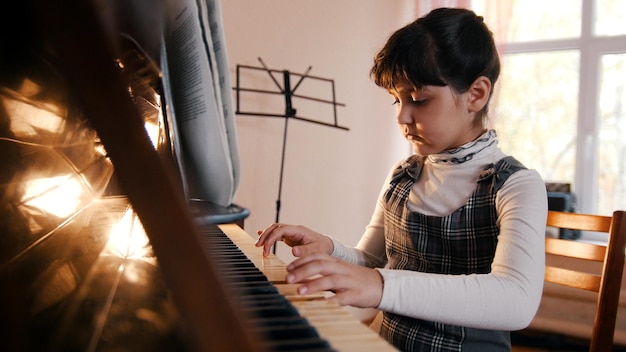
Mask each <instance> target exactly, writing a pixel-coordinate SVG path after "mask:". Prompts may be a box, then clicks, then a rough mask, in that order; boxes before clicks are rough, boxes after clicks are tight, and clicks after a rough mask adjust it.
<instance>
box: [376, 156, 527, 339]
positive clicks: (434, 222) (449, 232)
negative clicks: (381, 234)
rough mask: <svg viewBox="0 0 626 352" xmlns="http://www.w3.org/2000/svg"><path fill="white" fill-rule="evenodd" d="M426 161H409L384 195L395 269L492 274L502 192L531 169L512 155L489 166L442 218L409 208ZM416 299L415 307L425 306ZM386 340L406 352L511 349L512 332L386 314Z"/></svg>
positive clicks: (389, 249)
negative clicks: (498, 200) (465, 197)
mask: <svg viewBox="0 0 626 352" xmlns="http://www.w3.org/2000/svg"><path fill="white" fill-rule="evenodd" d="M423 165H424V157H420V156H417V155H414V156H411V157H409V158H408V159H407V160H406V161H405V162H404V163H402V164H401V165H400V166H399V167H398V168H397V169H396V170H395V171H394V174H393V177H392V180H391V182H390V185H389V189H388V190H387V191H386V193H385V195H384V197H385V198H384V199H385V218H384V219H385V220H384V222H385V247H386V253H387V258H388V260H389V267H390V268H391V269H398V270H414V271H421V272H428V273H438V274H449V275H462V274H484V273H489V272H490V271H491V263H492V261H493V258H494V255H495V250H496V244H497V242H498V233H499V229H498V227H497V226H496V219H497V214H496V207H495V199H496V193H497V192H498V190H499V189H500V187H502V185H503V184H504V182H505V181H506V180H507V178H508V177H509V176H510V175H512V174H513V173H514V172H516V171H518V170H521V169H525V167H524V166H523V165H522V164H521V163H519V162H518V161H517V160H515V159H514V158H512V157H506V158H503V159H502V160H500V161H499V162H497V163H496V164H491V165H488V166H487V167H486V168H485V169H484V170H483V171H482V172H481V173H480V175H477V178H478V181H477V187H476V190H475V191H474V193H473V194H472V195H471V196H470V198H469V199H468V200H467V202H466V203H465V205H464V206H462V207H461V208H459V209H457V210H456V211H454V212H453V213H452V214H450V215H447V216H443V217H439V216H427V215H423V214H420V213H416V212H412V211H410V210H409V209H408V208H407V204H406V203H407V201H408V198H409V192H410V191H411V187H412V186H413V184H414V182H415V180H417V179H418V177H419V174H420V172H421V170H422V167H423ZM419 300H420V298H419V297H415V304H420V302H419ZM380 334H381V336H383V337H384V338H386V339H387V340H388V341H389V342H390V343H392V344H393V345H394V346H396V347H397V348H399V349H401V350H403V351H461V350H463V351H501V350H502V351H510V348H511V347H510V335H509V332H508V331H493V330H482V329H473V328H465V327H460V326H452V325H448V324H441V323H435V322H430V321H424V320H420V319H413V318H409V317H405V316H402V315H398V314H393V313H388V312H385V313H384V318H383V323H382V327H381V332H380Z"/></svg>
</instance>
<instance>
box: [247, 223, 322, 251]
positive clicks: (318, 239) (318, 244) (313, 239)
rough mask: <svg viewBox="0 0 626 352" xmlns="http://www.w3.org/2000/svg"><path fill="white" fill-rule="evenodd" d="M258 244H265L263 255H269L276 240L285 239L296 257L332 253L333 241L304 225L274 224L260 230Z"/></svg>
mask: <svg viewBox="0 0 626 352" xmlns="http://www.w3.org/2000/svg"><path fill="white" fill-rule="evenodd" d="M257 234H258V235H259V238H258V239H257V241H256V246H257V247H261V246H263V256H264V257H267V256H268V255H269V254H270V251H271V249H272V247H273V246H274V244H275V243H276V241H283V242H285V243H286V244H287V245H288V246H289V247H292V250H291V253H292V254H293V255H294V257H300V256H303V255H307V254H312V253H325V254H331V253H332V252H333V241H332V240H331V239H330V238H328V236H326V235H323V234H321V233H318V232H315V231H313V230H311V229H308V228H306V227H304V226H299V225H286V224H272V225H270V226H269V227H268V228H266V229H265V230H263V231H258V232H257Z"/></svg>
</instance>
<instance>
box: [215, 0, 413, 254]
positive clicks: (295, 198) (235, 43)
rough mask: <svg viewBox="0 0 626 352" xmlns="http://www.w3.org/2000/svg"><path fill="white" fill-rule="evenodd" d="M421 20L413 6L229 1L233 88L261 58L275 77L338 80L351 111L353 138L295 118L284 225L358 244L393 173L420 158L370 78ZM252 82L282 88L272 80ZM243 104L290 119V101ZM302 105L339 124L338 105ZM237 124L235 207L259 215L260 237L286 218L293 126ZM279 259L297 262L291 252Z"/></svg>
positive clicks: (344, 112)
mask: <svg viewBox="0 0 626 352" xmlns="http://www.w3.org/2000/svg"><path fill="white" fill-rule="evenodd" d="M414 14H415V10H414V2H413V1H411V0H395V1H393V2H390V1H389V0H368V1H363V0H339V1H338V0H315V1H311V0H309V1H302V0H272V1H252V0H248V1H243V0H239V1H233V0H227V1H222V17H223V20H224V27H225V33H226V44H227V50H228V55H229V61H230V66H231V73H232V84H233V86H234V85H235V79H236V76H235V69H236V66H237V64H240V65H249V66H255V67H261V64H260V63H259V61H258V59H257V58H259V57H260V58H261V59H262V60H263V61H264V62H265V64H266V65H267V66H268V67H269V68H272V69H279V70H283V69H284V70H289V71H292V72H296V73H304V72H305V71H306V69H307V68H308V67H309V66H312V70H311V71H310V72H309V74H310V75H312V76H318V77H324V78H329V79H333V80H334V82H335V90H336V98H337V101H338V102H341V103H344V104H346V106H345V107H338V108H337V116H338V120H339V124H340V125H342V126H345V127H348V128H349V129H350V130H349V131H344V130H340V129H335V128H330V127H326V126H321V125H316V124H311V123H307V122H302V121H296V120H290V122H289V127H288V133H287V146H286V155H285V165H284V173H283V185H282V196H281V201H282V208H281V210H280V221H281V222H283V223H294V224H301V225H306V226H309V227H311V228H313V229H315V230H318V231H320V232H324V233H328V234H331V235H333V236H335V237H337V238H339V239H341V240H342V241H343V242H344V243H346V244H348V245H354V244H356V242H357V241H358V239H359V237H360V236H361V234H362V233H363V230H364V227H365V226H366V225H367V223H368V221H369V218H370V216H371V213H372V211H373V209H374V205H375V201H376V197H377V195H378V192H379V190H380V187H381V186H382V181H383V180H384V178H385V176H386V174H387V172H388V171H389V168H390V167H391V165H392V164H393V163H394V162H396V161H398V160H399V159H400V158H404V157H405V156H407V155H408V154H409V151H410V149H409V147H408V144H407V143H406V142H405V140H404V138H403V137H402V135H401V134H400V133H399V131H398V128H397V125H396V123H395V115H394V114H395V110H394V108H393V107H392V105H391V103H392V100H391V98H390V97H389V96H388V94H387V93H386V92H385V91H384V90H383V89H382V88H379V87H377V86H376V85H375V84H374V83H373V82H372V81H371V80H370V78H369V70H370V68H371V64H372V58H373V55H374V54H375V52H376V51H377V50H378V49H380V48H381V47H382V46H383V45H384V43H385V41H386V39H387V38H388V36H389V35H390V34H391V33H392V32H393V31H394V30H396V29H398V28H400V27H401V26H403V25H404V24H406V23H408V22H410V21H412V20H413V19H414ZM248 72H250V71H248ZM242 78H247V79H248V81H247V83H251V84H252V85H256V86H255V87H257V88H259V86H260V87H261V88H263V89H276V87H275V85H274V84H273V82H272V81H271V79H269V77H268V76H259V75H258V74H257V75H252V74H246V76H245V77H244V75H243V74H242ZM277 79H278V80H279V82H282V77H280V76H277ZM292 82H293V79H292ZM311 82H312V81H309V80H307V81H305V82H303V83H302V85H301V87H302V88H298V93H301V94H307V95H314V96H320V97H321V98H329V97H330V88H329V87H330V86H329V85H326V86H324V85H309V83H311ZM293 84H295V82H293V83H292V85H293ZM309 86H311V87H312V88H309ZM241 97H242V101H241V102H242V109H241V110H248V111H250V110H252V111H268V112H269V111H277V112H284V99H282V98H280V96H278V97H274V98H269V97H267V96H263V97H262V96H260V95H253V94H252V95H250V94H249V95H247V96H245V99H244V95H243V94H242V96H241ZM244 104H245V105H246V106H245V109H244V108H243V106H244ZM293 105H294V108H296V109H297V110H298V114H297V116H303V117H307V118H313V119H319V120H322V121H326V122H332V108H330V105H325V104H310V103H306V102H303V101H301V100H300V101H299V100H297V99H294V104H293ZM236 121H237V133H238V138H239V147H240V158H241V171H242V177H241V182H240V185H239V188H238V193H237V197H236V201H235V202H236V203H237V204H239V205H241V206H244V207H246V208H248V209H250V212H251V215H250V216H249V217H248V218H247V219H246V221H245V229H246V231H247V232H248V233H250V234H256V231H257V230H259V229H263V228H265V227H266V226H268V225H269V224H271V223H272V222H274V220H275V217H276V200H277V199H278V184H279V177H280V160H281V151H282V141H283V131H284V119H282V118H267V117H255V116H246V115H238V116H237V117H236ZM278 255H279V256H280V257H281V258H283V260H286V261H288V260H290V259H291V256H290V252H289V250H288V249H286V248H285V247H282V246H279V248H278Z"/></svg>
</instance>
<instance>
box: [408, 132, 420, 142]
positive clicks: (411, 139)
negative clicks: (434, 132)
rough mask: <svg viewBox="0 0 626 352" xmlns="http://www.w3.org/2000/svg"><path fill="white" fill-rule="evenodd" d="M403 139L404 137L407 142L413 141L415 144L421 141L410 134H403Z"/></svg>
mask: <svg viewBox="0 0 626 352" xmlns="http://www.w3.org/2000/svg"><path fill="white" fill-rule="evenodd" d="M404 137H405V138H406V139H408V140H409V141H415V142H418V141H421V140H422V139H421V138H420V137H419V136H417V135H415V134H410V133H407V134H405V135H404Z"/></svg>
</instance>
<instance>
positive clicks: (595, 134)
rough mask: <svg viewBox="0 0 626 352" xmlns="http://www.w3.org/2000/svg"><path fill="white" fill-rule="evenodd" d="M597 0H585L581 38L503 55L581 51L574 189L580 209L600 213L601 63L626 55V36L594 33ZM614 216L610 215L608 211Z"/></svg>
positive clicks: (514, 47) (508, 48)
mask: <svg viewBox="0 0 626 352" xmlns="http://www.w3.org/2000/svg"><path fill="white" fill-rule="evenodd" d="M594 1H596V0H582V2H581V6H582V7H583V8H582V11H581V14H582V19H581V20H582V22H581V34H580V37H578V38H568V39H562V40H545V41H535V42H510V43H506V44H505V50H504V52H503V54H502V55H503V56H506V55H509V54H521V53H533V52H550V51H561V50H578V51H579V52H580V67H579V70H580V71H579V82H578V91H579V93H578V96H579V102H578V109H577V111H578V116H577V119H576V120H577V126H576V136H577V137H576V156H575V159H576V160H575V162H576V170H575V172H574V189H573V192H574V193H575V194H576V198H577V202H576V211H578V212H582V213H597V211H598V206H597V198H598V189H597V183H598V170H599V165H598V153H599V143H600V141H599V132H600V111H599V99H600V96H599V89H600V78H601V77H600V73H601V72H600V65H601V61H602V56H603V55H606V54H625V53H626V35H618V36H594V35H593V21H594V17H595V14H594ZM589 166H592V167H589ZM607 215H610V214H607Z"/></svg>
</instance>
